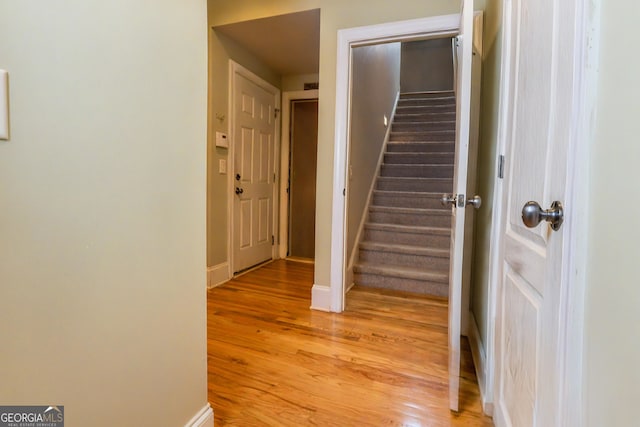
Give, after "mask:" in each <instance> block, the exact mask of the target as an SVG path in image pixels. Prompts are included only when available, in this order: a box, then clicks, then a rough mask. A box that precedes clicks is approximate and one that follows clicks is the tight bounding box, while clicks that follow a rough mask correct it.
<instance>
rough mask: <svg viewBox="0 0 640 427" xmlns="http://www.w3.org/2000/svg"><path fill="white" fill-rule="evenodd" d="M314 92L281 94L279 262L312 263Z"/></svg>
mask: <svg viewBox="0 0 640 427" xmlns="http://www.w3.org/2000/svg"><path fill="white" fill-rule="evenodd" d="M317 144H318V90H316V89H313V90H303V91H291V92H284V93H283V100H282V143H281V147H282V150H281V165H282V179H281V184H280V194H281V199H280V236H279V241H280V253H279V256H280V258H288V259H290V260H292V261H299V262H309V263H313V262H314V259H315V210H316V197H315V194H316V175H317Z"/></svg>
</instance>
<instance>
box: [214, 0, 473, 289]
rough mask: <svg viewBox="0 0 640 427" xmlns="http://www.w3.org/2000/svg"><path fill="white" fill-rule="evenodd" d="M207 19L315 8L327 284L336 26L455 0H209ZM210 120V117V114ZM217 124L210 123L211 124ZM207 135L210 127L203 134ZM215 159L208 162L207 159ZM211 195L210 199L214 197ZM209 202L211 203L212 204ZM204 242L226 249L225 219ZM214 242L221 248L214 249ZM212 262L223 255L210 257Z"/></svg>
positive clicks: (321, 243)
mask: <svg viewBox="0 0 640 427" xmlns="http://www.w3.org/2000/svg"><path fill="white" fill-rule="evenodd" d="M209 6H210V8H209V9H210V13H209V24H210V25H221V24H228V23H232V22H239V21H244V20H249V19H256V18H264V17H267V16H272V15H279V14H284V13H290V12H299V11H302V10H308V9H314V8H320V9H321V11H320V70H319V74H320V81H319V83H320V91H319V98H320V102H319V117H318V120H319V133H318V171H319V176H318V178H319V179H318V184H317V192H316V194H317V206H318V208H317V215H316V269H315V271H316V273H315V282H316V284H319V285H323V286H330V277H329V275H330V268H331V262H330V261H331V260H330V256H331V247H330V246H331V241H330V238H331V233H330V230H331V210H332V200H331V196H332V186H333V150H334V140H333V139H334V116H335V86H336V44H337V31H338V30H339V29H343V28H351V27H356V26H362V25H371V24H379V23H383V22H391V21H399V20H404V19H413V18H419V17H426V16H434V15H444V14H449V13H456V12H458V11H459V7H460V3H459V1H457V0H433V1H429V2H425V1H423V0H401V1H395V2H389V1H383V0H351V1H348V2H345V1H343V0H322V1H320V0H279V1H275V0H271V1H262V0H209ZM210 52H211V53H212V55H211V56H210V64H211V72H210V80H211V82H212V84H217V80H218V79H225V78H226V75H225V74H223V73H221V72H219V67H221V65H220V64H219V63H218V62H220V61H221V58H218V57H216V56H215V55H214V54H215V52H213V51H210ZM227 96H228V95H227V93H226V92H225V91H224V90H215V91H211V92H210V106H212V111H219V110H222V111H225V112H226V108H227V107H226V105H227ZM210 120H212V119H211V118H210ZM217 127H218V124H217V123H214V126H213V127H212V129H216V128H217ZM209 139H211V133H210V136H209ZM213 164H215V163H210V165H213ZM218 187H219V185H218V184H215V187H214V188H210V190H209V201H210V203H209V207H210V208H212V210H211V215H210V218H211V216H214V217H215V218H222V217H225V218H226V213H225V212H226V209H227V200H226V195H223V194H221V193H222V191H221V190H220V189H219V188H218ZM214 199H215V200H214ZM214 205H215V207H214ZM209 224H210V225H211V229H210V230H209V234H208V236H209V241H208V244H209V247H210V248H211V249H210V251H211V252H215V253H221V252H223V251H224V252H225V253H226V246H227V241H226V237H225V236H226V233H227V231H226V230H227V229H226V224H227V223H226V220H225V221H222V220H216V221H211V219H210V222H209ZM219 248H224V249H222V250H220V249H219ZM215 261H216V263H218V262H223V261H224V260H221V259H216V260H215Z"/></svg>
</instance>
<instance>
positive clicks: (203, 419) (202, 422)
mask: <svg viewBox="0 0 640 427" xmlns="http://www.w3.org/2000/svg"><path fill="white" fill-rule="evenodd" d="M185 427H213V409H211V405H209V403H207V405H206V406H205V407H204V408H202V409H201V410H200V411H198V413H197V414H196V415H195V416H194V417H193V418H191V419H190V420H189V422H188V423H187V424H185Z"/></svg>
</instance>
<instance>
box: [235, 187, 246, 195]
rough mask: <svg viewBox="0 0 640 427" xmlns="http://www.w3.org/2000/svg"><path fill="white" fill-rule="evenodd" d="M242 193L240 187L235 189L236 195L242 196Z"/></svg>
mask: <svg viewBox="0 0 640 427" xmlns="http://www.w3.org/2000/svg"><path fill="white" fill-rule="evenodd" d="M242 193H244V190H243V189H242V188H240V187H236V194H242Z"/></svg>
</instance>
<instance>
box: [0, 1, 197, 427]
mask: <svg viewBox="0 0 640 427" xmlns="http://www.w3.org/2000/svg"><path fill="white" fill-rule="evenodd" d="M149 6H150V4H149V2H147V1H142V0H114V1H107V2H105V1H97V0H59V1H55V2H46V1H45V2H28V1H27V2H24V1H11V0H0V68H4V69H7V70H8V71H9V73H10V91H11V130H12V139H11V141H10V142H6V141H0V206H2V208H1V209H0V236H1V237H0V325H2V326H1V327H0V342H2V350H0V378H1V380H0V396H1V398H0V400H1V401H2V404H5V405H6V404H38V405H42V404H58V405H64V406H65V413H66V416H67V424H68V425H69V426H113V425H132V426H133V425H137V426H142V425H171V426H180V425H184V424H185V423H186V422H187V421H188V420H189V419H190V418H191V417H193V416H194V415H195V414H196V413H197V412H198V411H199V410H200V409H201V408H203V407H204V406H205V405H206V402H207V383H206V380H207V379H206V311H205V286H206V279H205V243H206V242H205V217H204V212H205V149H206V147H205V144H206V89H207V86H206V85H207V81H206V78H207V76H206V67H207V63H206V54H207V51H206V4H205V2H204V1H199V0H191V1H183V0H164V1H160V2H154V3H153V7H149Z"/></svg>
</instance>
